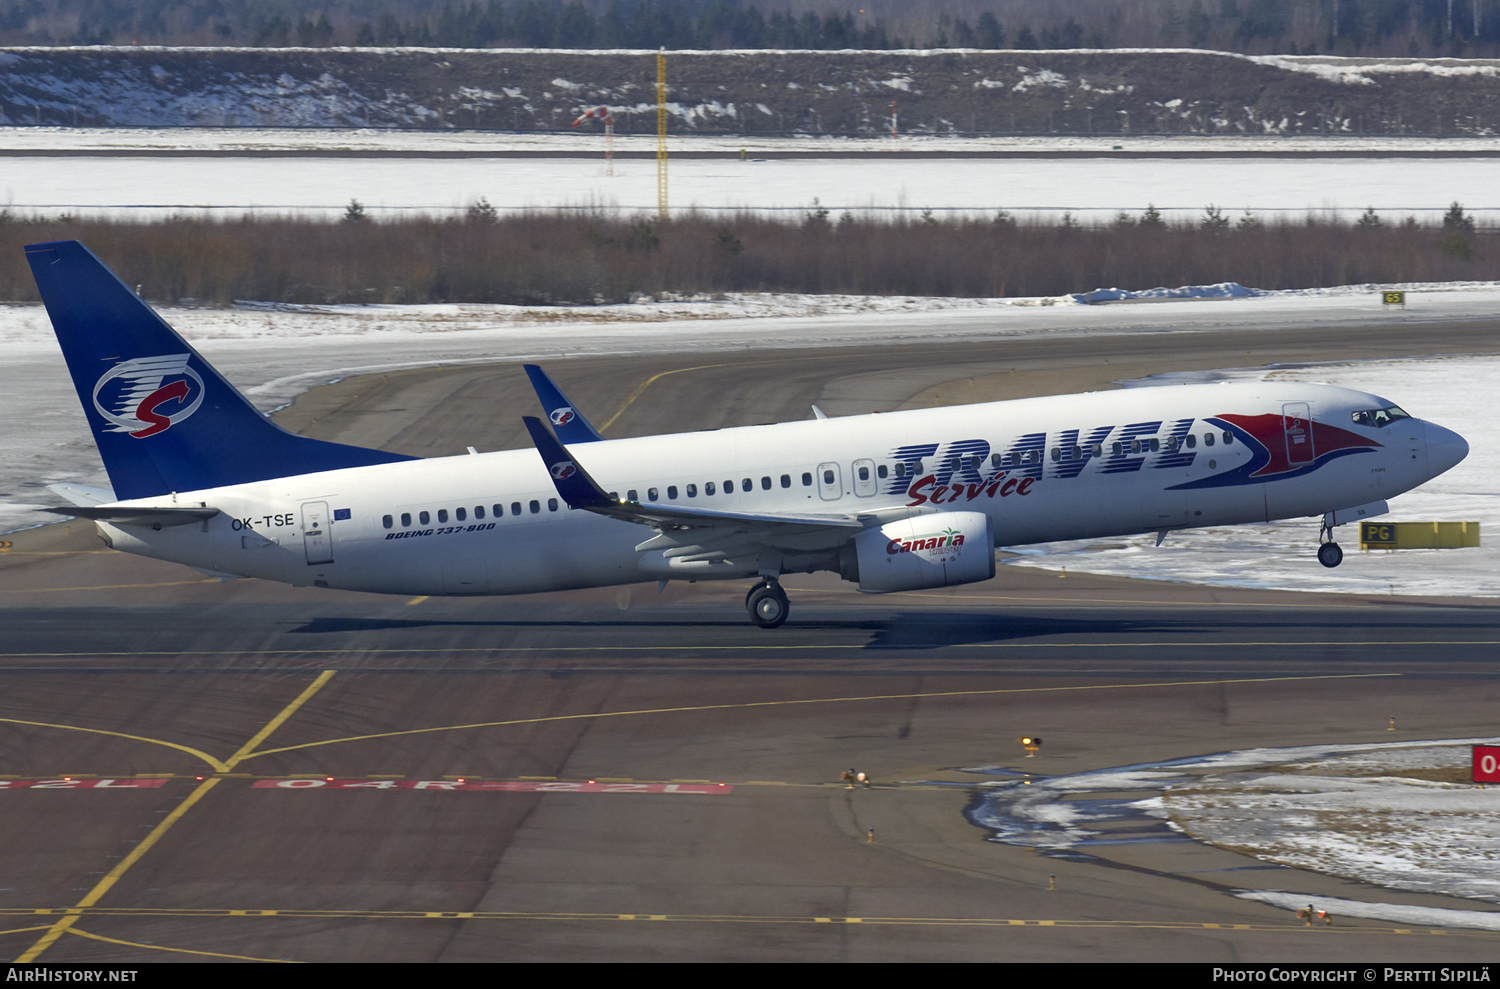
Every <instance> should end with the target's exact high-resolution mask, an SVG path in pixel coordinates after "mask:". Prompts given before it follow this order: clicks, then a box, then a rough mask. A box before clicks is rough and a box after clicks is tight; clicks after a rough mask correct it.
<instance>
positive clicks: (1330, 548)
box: [1318, 520, 1344, 570]
mask: <svg viewBox="0 0 1500 989" xmlns="http://www.w3.org/2000/svg"><path fill="white" fill-rule="evenodd" d="M1318 562H1319V563H1321V564H1323V566H1325V567H1327V568H1328V569H1330V570H1332V569H1333V568H1334V567H1336V566H1338V565H1339V564H1340V563H1343V562H1344V551H1343V550H1342V549H1339V544H1338V543H1336V542H1334V541H1333V526H1331V525H1329V524H1328V522H1327V520H1324V522H1323V527H1322V528H1321V529H1319V530H1318Z"/></svg>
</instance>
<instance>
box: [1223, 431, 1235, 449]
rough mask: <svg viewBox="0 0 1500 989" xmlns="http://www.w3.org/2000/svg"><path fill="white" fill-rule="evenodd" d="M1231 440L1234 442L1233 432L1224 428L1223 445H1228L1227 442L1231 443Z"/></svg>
mask: <svg viewBox="0 0 1500 989" xmlns="http://www.w3.org/2000/svg"><path fill="white" fill-rule="evenodd" d="M1233 442H1234V434H1233V433H1231V432H1230V431H1229V430H1227V429H1226V430H1224V445H1225V446H1228V445H1229V444H1231V443H1233Z"/></svg>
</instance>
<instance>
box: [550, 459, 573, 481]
mask: <svg viewBox="0 0 1500 989" xmlns="http://www.w3.org/2000/svg"><path fill="white" fill-rule="evenodd" d="M577 471H578V468H577V467H575V466H574V465H573V461H571V460H564V461H562V462H560V463H556V464H553V465H552V476H553V477H555V478H557V479H558V480H559V481H566V480H567V479H568V478H570V477H572V476H573V475H574V474H575V473H577Z"/></svg>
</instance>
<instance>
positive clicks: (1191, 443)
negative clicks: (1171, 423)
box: [1187, 433, 1198, 450]
mask: <svg viewBox="0 0 1500 989" xmlns="http://www.w3.org/2000/svg"><path fill="white" fill-rule="evenodd" d="M1197 445H1198V437H1196V436H1194V435H1193V434H1192V433H1188V434H1187V448H1188V449H1189V450H1191V449H1192V448H1193V447H1195V446H1197Z"/></svg>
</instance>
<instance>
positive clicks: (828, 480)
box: [823, 470, 833, 484]
mask: <svg viewBox="0 0 1500 989" xmlns="http://www.w3.org/2000/svg"><path fill="white" fill-rule="evenodd" d="M823 483H824V484H832V483H833V471H831V470H825V471H824V472H823Z"/></svg>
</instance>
